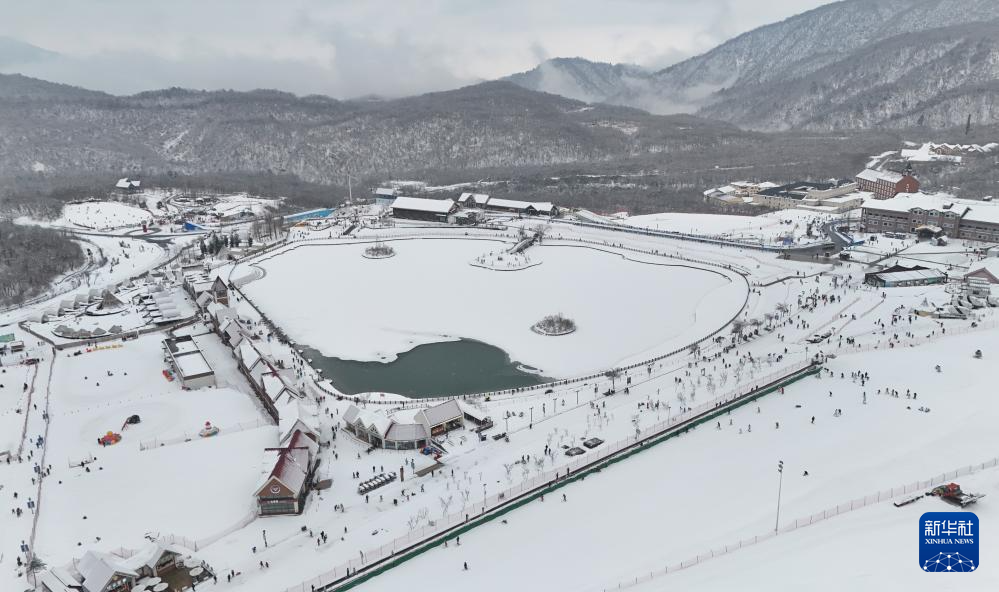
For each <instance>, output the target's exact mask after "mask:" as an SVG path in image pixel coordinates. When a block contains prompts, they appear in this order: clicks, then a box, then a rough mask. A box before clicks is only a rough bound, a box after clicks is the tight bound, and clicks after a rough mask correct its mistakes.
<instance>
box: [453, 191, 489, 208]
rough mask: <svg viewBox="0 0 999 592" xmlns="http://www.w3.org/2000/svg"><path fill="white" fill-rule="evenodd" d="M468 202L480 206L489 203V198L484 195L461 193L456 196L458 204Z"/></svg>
mask: <svg viewBox="0 0 999 592" xmlns="http://www.w3.org/2000/svg"><path fill="white" fill-rule="evenodd" d="M468 200H472V203H473V204H475V205H477V206H482V205H485V203H486V202H487V201H489V196H488V195H486V194H485V193H462V194H461V195H460V196H458V203H460V204H464V203H466V202H467V201H468Z"/></svg>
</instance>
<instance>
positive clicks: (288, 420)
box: [278, 398, 318, 443]
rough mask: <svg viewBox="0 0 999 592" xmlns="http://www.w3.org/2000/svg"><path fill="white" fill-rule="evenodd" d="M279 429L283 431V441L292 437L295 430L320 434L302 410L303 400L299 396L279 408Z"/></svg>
mask: <svg viewBox="0 0 999 592" xmlns="http://www.w3.org/2000/svg"><path fill="white" fill-rule="evenodd" d="M278 417H279V419H278V429H279V431H280V432H281V440H280V441H281V443H284V442H285V441H286V440H288V439H289V438H291V437H292V436H293V435H294V434H295V430H301V431H302V432H305V433H306V434H312V435H313V436H318V434H317V433H316V429H315V428H314V427H313V426H312V424H311V423H310V422H309V421H308V417H307V416H306V415H305V413H304V411H303V410H302V402H301V401H300V400H299V399H297V398H289V399H288V400H286V401H285V402H284V404H283V405H281V407H280V409H278Z"/></svg>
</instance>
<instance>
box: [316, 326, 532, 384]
mask: <svg viewBox="0 0 999 592" xmlns="http://www.w3.org/2000/svg"><path fill="white" fill-rule="evenodd" d="M305 357H306V358H309V359H311V360H312V365H313V367H315V368H321V369H322V371H323V376H326V377H328V378H330V380H332V381H333V386H335V387H336V388H337V390H339V391H340V392H343V393H347V394H349V395H354V394H357V393H364V392H386V393H395V394H398V395H406V396H409V397H421V396H422V397H426V396H441V395H464V394H470V393H481V392H486V391H493V390H501V389H508V388H517V387H524V386H533V385H535V384H540V383H542V382H545V381H546V379H545V377H543V376H540V375H538V374H537V373H534V372H530V371H529V369H527V368H523V367H522V366H521V365H520V364H518V363H517V362H516V360H511V359H510V356H508V355H506V352H504V351H503V350H501V349H499V348H498V347H493V346H491V345H489V344H488V343H482V342H481V341H474V340H471V339H460V340H458V341H445V342H441V343H425V344H423V345H418V346H416V347H414V348H413V349H411V350H410V351H408V352H404V353H401V354H399V356H398V358H397V359H396V360H395V361H393V362H387V363H386V362H358V361H356V360H341V359H340V358H328V357H326V356H323V355H322V354H321V353H320V352H318V351H316V350H314V349H312V348H305Z"/></svg>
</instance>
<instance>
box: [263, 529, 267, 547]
mask: <svg viewBox="0 0 999 592" xmlns="http://www.w3.org/2000/svg"><path fill="white" fill-rule="evenodd" d="M263 534H264V548H265V549H266V548H267V529H266V528H265V529H264V531H263Z"/></svg>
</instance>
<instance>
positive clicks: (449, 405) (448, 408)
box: [417, 399, 462, 427]
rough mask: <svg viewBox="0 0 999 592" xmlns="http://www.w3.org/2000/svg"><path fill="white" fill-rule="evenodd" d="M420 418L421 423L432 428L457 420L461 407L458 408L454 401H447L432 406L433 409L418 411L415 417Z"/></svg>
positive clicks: (460, 414)
mask: <svg viewBox="0 0 999 592" xmlns="http://www.w3.org/2000/svg"><path fill="white" fill-rule="evenodd" d="M419 416H422V419H423V422H424V423H425V424H426V425H428V426H430V427H434V426H436V425H440V424H442V423H446V422H448V421H451V420H452V419H458V418H460V417H461V416H462V413H461V407H459V406H458V402H457V401H455V400H454V399H451V400H449V401H444V402H443V403H441V404H439V405H434V406H433V407H427V408H426V409H424V410H422V411H420V413H419V414H418V415H417V417H419Z"/></svg>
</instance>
